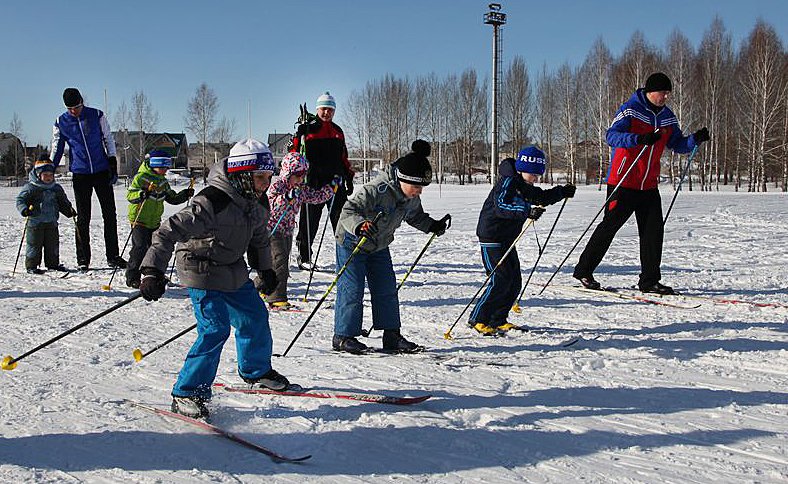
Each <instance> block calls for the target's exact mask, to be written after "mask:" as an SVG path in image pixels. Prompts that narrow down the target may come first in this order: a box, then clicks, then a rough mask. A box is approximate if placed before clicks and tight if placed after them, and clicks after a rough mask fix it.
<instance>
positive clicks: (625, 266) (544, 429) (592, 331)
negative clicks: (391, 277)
mask: <svg viewBox="0 0 788 484" xmlns="http://www.w3.org/2000/svg"><path fill="white" fill-rule="evenodd" d="M65 188H66V191H67V193H68V194H69V196H70V197H71V199H72V200H73V196H72V192H71V188H70V187H65ZM488 190H489V187H488V186H486V185H477V186H464V187H460V186H444V187H442V190H440V191H439V189H438V187H437V186H431V187H428V188H427V189H426V190H425V193H424V196H423V204H424V207H425V209H426V210H427V211H428V212H430V213H431V214H432V215H433V216H435V217H436V218H439V217H441V216H443V214H444V213H451V214H452V218H453V220H452V221H453V223H452V227H451V229H450V230H449V231H448V232H447V234H446V235H445V236H444V237H441V238H437V239H436V240H435V241H434V242H433V244H432V245H431V247H430V249H429V250H428V251H427V253H426V254H425V256H424V257H423V259H422V260H421V262H420V264H419V266H417V267H416V269H415V271H414V272H413V273H412V274H411V275H410V277H409V279H408V281H407V282H406V283H405V285H404V286H403V288H402V290H401V291H400V306H401V315H402V320H403V333H404V334H405V335H406V336H407V337H409V338H410V339H412V340H414V341H416V342H418V343H421V344H424V345H426V346H428V347H429V351H428V352H426V353H423V354H419V355H407V356H385V355H379V354H373V355H369V356H362V357H359V356H353V355H345V354H337V353H335V352H332V351H330V338H331V334H332V329H333V300H334V295H333V294H331V295H330V296H329V297H328V298H327V300H326V302H325V304H324V306H325V308H323V309H321V310H319V311H318V312H317V314H316V315H315V318H314V319H313V321H312V322H311V323H310V325H309V327H308V328H307V329H306V331H304V333H303V334H302V336H301V338H300V339H299V341H298V342H297V343H296V345H295V346H294V348H293V349H292V350H291V352H290V354H289V355H288V356H287V357H285V358H274V362H273V364H274V366H275V368H276V369H277V370H279V371H281V372H282V373H283V374H285V375H287V376H288V377H289V378H290V379H291V381H293V382H296V383H299V384H302V385H303V386H305V387H309V388H315V389H320V388H325V389H335V390H345V391H357V392H365V391H366V392H385V393H388V394H394V395H419V394H423V393H430V394H432V395H433V398H432V399H430V400H428V401H426V402H424V403H421V404H417V405H412V406H405V407H398V406H391V405H379V404H364V403H359V402H348V401H342V400H330V401H328V400H316V399H308V398H292V397H278V396H259V395H237V394H228V393H222V392H220V391H219V392H215V394H214V399H213V401H212V403H211V408H212V411H213V423H215V424H216V425H219V426H221V427H223V428H226V429H228V430H231V431H232V432H235V433H237V434H239V435H240V436H242V437H244V438H247V439H249V440H252V441H254V442H256V443H259V444H261V445H264V446H267V447H269V448H271V449H273V450H275V451H277V452H280V453H282V454H285V455H303V454H312V455H313V457H312V459H311V460H309V461H307V462H306V463H303V464H298V465H293V464H275V463H273V462H271V461H270V460H269V459H268V458H265V457H264V456H261V455H259V454H256V453H254V452H250V451H248V450H247V449H244V448H242V447H240V446H238V445H236V444H233V443H230V442H226V441H224V440H222V439H219V438H217V437H215V436H213V435H210V434H205V433H202V432H201V431H199V430H196V429H194V428H189V427H188V426H186V425H184V424H182V423H179V422H175V421H171V420H166V419H163V418H161V417H158V416H156V415H151V414H148V413H146V412H142V411H139V410H138V409H134V408H131V407H129V406H126V405H123V404H122V402H123V400H124V399H132V400H139V401H142V402H145V403H150V404H154V405H161V406H167V405H169V400H170V397H169V393H170V389H171V387H172V384H173V382H174V379H175V377H176V375H177V371H178V370H179V368H180V365H181V363H182V361H183V357H184V355H185V354H186V351H187V350H188V347H189V345H190V344H191V342H192V341H193V340H194V334H189V335H187V336H185V337H183V338H181V339H180V340H178V341H176V342H174V343H172V344H171V345H170V346H167V347H165V348H162V349H160V350H159V351H157V352H156V353H154V354H152V355H150V356H148V357H146V358H145V359H144V360H143V361H142V362H140V363H134V360H133V358H132V355H131V351H132V350H133V349H134V348H140V349H142V350H143V351H145V350H147V349H150V348H152V347H153V346H155V345H156V344H158V343H160V342H162V341H164V340H165V339H167V338H168V337H170V336H172V335H174V334H175V333H177V332H178V331H180V330H182V329H184V328H186V327H188V326H190V325H191V324H193V322H194V319H193V316H192V314H191V305H190V303H189V300H188V296H187V292H186V290H185V289H179V288H169V289H168V291H167V293H166V295H165V297H164V298H163V299H162V300H160V301H158V302H155V303H148V302H145V301H142V300H139V301H135V302H133V303H131V304H130V305H128V306H125V307H123V308H121V309H119V310H117V311H115V312H113V313H111V314H110V315H107V316H105V317H104V318H102V319H100V320H98V321H96V322H94V323H92V324H91V325H89V326H87V327H85V328H83V329H80V330H79V331H77V332H76V333H74V334H72V335H69V336H67V337H65V338H64V339H62V340H60V341H58V342H57V343H55V344H53V345H51V346H49V347H47V348H45V349H43V350H41V351H40V352H38V353H36V354H34V355H31V356H30V357H28V358H26V359H24V360H22V361H20V362H19V366H18V367H17V369H15V370H13V371H4V372H0V388H2V392H0V481H2V482H21V481H29V482H133V483H153V482H178V483H180V482H184V483H185V482H194V481H211V482H303V481H304V480H307V481H313V480H317V479H320V480H321V482H389V481H391V480H394V479H396V480H398V481H413V482H456V483H464V482H522V481H527V482H537V483H539V482H543V483H563V482H577V481H583V482H610V481H613V480H615V481H617V482H621V483H635V482H638V483H639V482H676V483H678V482H681V483H687V482H712V481H713V482H786V480H788V455H787V454H788V452H787V451H786V449H788V418H787V416H788V337H786V328H788V309H786V308H757V307H752V306H746V305H731V304H714V303H711V302H701V307H700V308H698V309H692V310H685V309H675V308H667V307H661V306H653V305H649V304H643V303H638V302H632V301H624V300H620V301H619V300H612V299H608V298H601V297H600V298H598V299H597V298H592V297H586V296H581V295H579V294H574V293H570V292H568V291H564V292H561V291H551V290H548V291H545V293H544V295H542V296H536V295H535V294H536V293H537V292H538V290H539V289H540V288H541V286H539V284H542V283H543V282H544V281H546V279H547V277H549V275H550V274H551V273H552V271H554V270H555V267H556V265H557V264H558V263H559V262H560V261H561V259H563V257H564V256H565V255H566V251H568V250H569V249H570V248H571V246H572V245H573V244H574V243H575V241H576V240H577V237H578V236H579V235H580V233H581V232H582V231H583V229H584V228H585V227H586V225H587V224H588V223H589V221H590V220H591V217H593V216H594V214H595V213H596V211H597V210H598V209H599V207H600V206H601V204H602V202H603V200H604V198H603V197H604V195H603V193H601V192H598V191H596V190H595V187H580V189H579V190H578V195H577V197H576V198H575V199H574V200H570V201H569V202H568V203H567V206H566V209H565V210H564V214H563V216H562V220H561V221H560V222H559V224H558V228H557V230H556V232H555V233H554V234H553V237H552V239H551V241H550V244H549V246H548V248H547V250H546V252H545V254H544V256H543V258H542V261H541V263H540V267H539V268H538V269H537V271H536V273H535V274H534V276H533V279H532V281H531V284H532V286H531V287H529V289H528V291H527V293H526V298H525V300H524V301H523V303H522V308H523V311H522V313H521V314H514V313H512V315H511V319H510V320H511V321H512V322H513V323H516V324H524V325H527V326H528V327H530V328H532V329H533V331H531V332H526V333H519V332H518V333H514V334H509V335H506V336H504V337H500V338H483V337H480V336H477V335H475V333H471V332H470V331H469V330H468V328H467V327H466V326H465V322H466V321H467V317H468V314H467V312H466V314H465V315H464V316H463V318H462V319H461V321H460V323H459V324H458V325H457V327H456V328H455V329H454V331H453V335H454V336H455V339H454V340H452V341H447V340H445V339H444V338H443V337H442V335H443V333H444V332H445V331H446V329H448V327H449V326H450V325H451V324H452V323H453V322H454V320H455V319H456V318H457V316H458V315H459V314H460V312H461V311H462V309H463V308H464V307H465V305H466V304H467V303H468V301H469V298H470V297H471V296H472V295H473V294H474V293H475V292H476V290H477V289H478V287H479V284H481V282H482V281H483V280H484V277H485V276H484V272H483V269H482V266H481V262H480V260H479V248H478V243H477V240H476V237H475V226H476V221H477V219H478V211H479V207H480V206H481V203H482V201H483V200H484V198H485V197H486V195H487V192H488ZM17 192H18V189H15V188H0V228H2V230H1V231H0V248H1V249H2V250H0V308H1V309H2V314H3V319H2V331H0V351H1V352H2V356H5V355H7V354H11V355H14V356H19V355H20V354H22V353H24V352H25V351H27V350H29V349H31V348H33V347H34V346H36V345H38V344H40V343H42V342H44V341H46V340H47V339H49V338H51V337H53V336H55V335H57V334H59V333H60V332H62V331H65V330H67V329H68V328H71V327H73V326H75V325H76V324H78V323H80V322H82V321H83V320H85V319H87V318H89V317H91V316H92V315H94V314H96V313H98V312H100V311H102V310H104V309H106V308H108V307H110V306H111V305H113V304H116V303H117V302H120V301H122V300H123V299H124V298H127V297H129V296H130V295H133V294H134V293H135V292H134V291H132V290H131V289H128V288H126V287H125V286H124V276H123V273H122V271H119V272H118V273H117V274H116V275H115V278H114V280H113V283H112V290H110V291H104V290H102V286H103V285H105V284H107V283H108V281H109V279H110V277H111V271H109V270H96V271H93V272H91V273H90V274H84V275H83V274H71V275H69V277H67V278H65V279H58V278H56V276H55V277H53V276H51V275H44V276H31V275H27V274H25V273H24V262H23V258H24V255H23V256H22V257H21V258H20V267H22V269H20V268H19V267H17V274H16V275H15V276H12V275H11V269H12V268H13V265H14V259H15V257H16V250H17V248H18V247H19V240H20V236H21V230H22V226H23V219H22V218H21V217H19V216H18V215H17V213H16V212H15V209H14V198H15V196H16V193H17ZM439 192H440V196H439ZM115 194H116V198H117V200H118V214H119V220H120V223H119V231H120V233H119V239H120V241H121V243H122V242H123V241H124V240H125V238H126V236H127V235H128V230H129V229H128V223H126V221H125V219H124V218H123V214H125V212H126V202H125V198H124V195H125V192H124V189H123V188H121V187H116V189H115ZM662 195H663V203H664V204H665V206H666V205H667V203H668V202H669V200H670V196H671V191H670V187H667V186H663V187H662ZM786 202H788V198H786V195H785V194H780V193H768V194H746V193H733V192H721V193H703V194H701V193H698V192H687V191H684V192H683V193H681V194H680V195H679V198H678V201H677V203H676V206H675V207H674V209H673V212H672V213H671V218H670V220H669V221H668V224H667V227H666V231H665V249H664V254H663V264H662V274H663V282H665V283H666V284H669V285H672V286H674V287H676V288H677V289H679V290H681V291H685V292H687V293H689V294H698V295H705V296H718V297H730V298H737V299H745V300H752V301H763V302H779V303H782V304H788V292H787V291H786V286H787V285H788V284H786V274H788V230H787V229H788V223H786V222H785V220H786V215H788V203H786ZM557 207H558V206H557V205H556V206H554V207H551V208H549V209H548V211H547V213H546V214H545V216H544V217H543V218H542V219H541V220H539V221H538V222H537V223H536V231H537V234H538V236H539V241H540V243H544V241H545V239H546V237H547V231H548V230H549V228H550V226H551V225H552V222H553V217H554V216H555V214H557V213H558V209H557ZM166 210H167V211H166V214H170V213H173V212H175V211H176V210H177V207H172V206H169V205H168V206H167V207H166ZM93 212H94V213H93V218H92V226H91V236H92V239H91V242H92V246H93V261H94V263H98V264H102V263H103V262H104V254H103V239H102V237H101V215H100V211H99V208H98V204H97V202H96V201H95V200H94V204H93ZM321 222H322V221H321ZM60 233H61V239H62V240H61V261H62V262H63V263H64V264H65V265H66V266H68V267H72V268H73V267H75V265H76V261H75V255H74V249H73V237H74V225H73V223H72V222H71V221H70V220H67V219H62V218H61V223H60ZM327 239H329V237H327ZM428 239H429V235H427V234H423V233H421V232H418V231H416V230H414V229H412V228H410V227H408V226H407V225H405V226H403V227H402V228H401V229H400V231H399V232H398V233H397V236H396V240H395V242H394V243H393V245H392V256H393V259H394V269H395V272H396V273H397V277H398V278H400V277H402V275H403V274H404V273H405V271H407V269H408V268H409V267H410V264H411V263H412V262H413V260H414V259H415V257H416V256H417V255H418V253H419V251H420V250H421V248H422V247H423V245H424V244H425V243H426V242H427V240H428ZM329 243H330V239H329V240H327V241H326V242H325V243H324V245H325V246H324V247H323V249H322V251H321V259H323V260H321V261H320V263H321V265H325V266H329V267H333V250H332V247H331V246H330V245H329ZM584 244H585V241H584V242H583V243H581V244H580V245H579V247H578V249H577V251H576V252H575V253H574V254H573V255H572V256H571V257H570V258H569V261H568V262H567V266H566V267H564V268H563V269H562V271H561V273H560V274H559V276H558V277H557V278H556V281H555V283H556V284H564V285H565V284H573V283H574V282H575V281H574V280H573V279H572V278H571V277H570V276H571V268H572V265H573V264H574V263H575V262H576V261H577V257H578V256H579V254H580V251H581V250H582V248H583V247H584ZM518 252H519V256H520V261H521V265H522V270H523V274H524V277H527V274H528V273H529V272H530V270H531V266H532V264H533V261H534V259H535V257H536V254H537V249H536V242H535V239H534V233H533V231H529V232H527V233H526V235H525V236H524V237H523V239H522V240H521V241H520V244H519V245H518ZM324 257H325V258H324ZM20 272H21V273H20ZM638 272H639V259H638V240H637V232H636V228H635V224H634V218H633V219H632V220H630V222H629V223H628V224H627V225H626V226H625V227H624V228H623V229H622V230H621V231H620V233H619V234H618V236H617V237H616V239H615V240H614V242H613V245H612V246H611V249H610V251H609V253H608V256H607V257H606V258H605V260H603V262H602V265H601V266H600V267H599V269H598V270H597V272H596V277H597V279H599V280H600V281H601V282H602V284H603V285H605V286H613V287H620V288H629V287H631V286H632V285H633V284H635V283H636V282H637V276H638ZM291 276H292V278H291V281H290V282H291V284H290V296H291V300H293V301H294V302H296V303H297V304H300V305H301V306H302V307H303V309H305V312H302V313H281V312H280V313H272V314H271V315H270V323H271V328H272V331H273V334H274V344H275V347H274V351H275V352H281V351H282V350H283V349H284V348H285V345H287V343H288V342H289V341H290V339H291V338H292V337H293V335H294V334H295V332H296V331H297V330H298V328H299V327H300V326H301V324H302V323H303V321H304V319H305V318H306V317H307V316H308V314H309V311H311V309H312V307H313V304H315V301H316V300H317V299H319V298H320V297H321V296H322V294H323V292H324V291H325V290H326V288H327V287H328V286H329V284H330V283H331V281H332V275H330V274H323V273H316V274H315V277H314V279H313V281H312V284H311V287H310V293H309V299H310V302H308V303H304V302H302V301H301V299H302V298H303V296H304V291H305V290H306V287H307V280H308V274H307V273H304V272H301V271H298V270H293V271H292V274H291ZM175 280H176V281H177V274H176V277H175ZM367 301H368V299H367ZM365 311H366V314H367V316H369V317H371V316H370V315H371V313H370V308H369V303H368V302H367V303H366V304H365ZM369 325H370V319H367V321H366V322H365V327H369ZM380 336H381V335H380V333H373V337H372V338H371V339H369V340H368V342H369V343H370V344H372V345H376V346H379V345H380V344H381V341H380ZM575 339H577V343H576V344H574V345H572V346H570V347H563V346H562V345H563V344H565V343H567V342H569V341H572V340H575ZM235 368H236V353H235V347H234V343H233V341H232V337H231V340H230V341H228V343H227V344H226V345H225V349H224V353H223V355H222V361H221V365H220V367H219V374H218V381H224V382H228V383H233V382H237V376H236V371H235Z"/></svg>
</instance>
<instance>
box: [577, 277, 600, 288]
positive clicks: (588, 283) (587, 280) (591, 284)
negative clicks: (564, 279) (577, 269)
mask: <svg viewBox="0 0 788 484" xmlns="http://www.w3.org/2000/svg"><path fill="white" fill-rule="evenodd" d="M573 277H574V278H575V279H577V280H578V281H580V284H582V285H583V287H585V288H586V289H592V290H594V291H598V290H600V289H602V284H600V283H599V282H597V280H596V279H594V276H583V277H577V276H573Z"/></svg>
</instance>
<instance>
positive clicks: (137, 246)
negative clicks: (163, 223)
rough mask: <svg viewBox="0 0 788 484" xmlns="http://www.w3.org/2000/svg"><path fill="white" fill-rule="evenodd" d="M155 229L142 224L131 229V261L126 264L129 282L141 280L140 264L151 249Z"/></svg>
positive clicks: (127, 280)
mask: <svg viewBox="0 0 788 484" xmlns="http://www.w3.org/2000/svg"><path fill="white" fill-rule="evenodd" d="M155 231H156V229H149V228H148V227H144V226H142V225H137V226H136V227H134V228H132V229H131V250H130V251H129V263H128V265H127V266H126V282H127V283H129V282H139V281H140V264H142V259H144V258H145V253H146V252H148V249H150V245H151V240H152V239H153V232H155Z"/></svg>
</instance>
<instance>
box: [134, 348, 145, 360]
mask: <svg viewBox="0 0 788 484" xmlns="http://www.w3.org/2000/svg"><path fill="white" fill-rule="evenodd" d="M131 355H132V356H133V357H134V361H137V362H139V361H140V360H141V359H142V358H144V357H145V355H143V354H142V351H141V350H140V349H139V348H134V351H132V352H131Z"/></svg>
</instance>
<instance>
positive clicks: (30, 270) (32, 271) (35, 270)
mask: <svg viewBox="0 0 788 484" xmlns="http://www.w3.org/2000/svg"><path fill="white" fill-rule="evenodd" d="M45 272H46V271H45V270H44V269H39V268H38V267H29V268H28V269H27V273H28V274H35V275H41V274H44V273H45Z"/></svg>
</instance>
